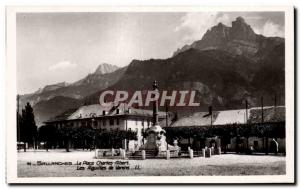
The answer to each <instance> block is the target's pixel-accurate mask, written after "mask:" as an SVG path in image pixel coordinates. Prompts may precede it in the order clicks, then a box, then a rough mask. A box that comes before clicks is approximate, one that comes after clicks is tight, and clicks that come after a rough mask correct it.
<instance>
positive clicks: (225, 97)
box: [21, 17, 285, 124]
mask: <svg viewBox="0 0 300 189" xmlns="http://www.w3.org/2000/svg"><path fill="white" fill-rule="evenodd" d="M284 42H285V40H284V38H280V37H265V36H263V35H259V34H256V33H255V32H254V31H253V29H252V28H251V26H250V25H248V24H247V23H246V22H245V20H244V19H243V18H242V17H238V18H236V20H235V21H233V22H232V26H231V27H229V26H226V25H224V24H222V23H219V24H218V25H216V26H213V27H212V28H210V29H209V30H207V32H206V33H205V34H204V35H203V37H202V39H200V40H197V41H195V42H193V43H192V44H187V45H185V46H183V47H182V48H180V49H177V50H176V51H175V52H174V53H173V56H172V57H170V58H167V59H149V60H144V61H140V60H132V61H131V63H130V64H129V65H128V66H127V67H123V68H118V67H116V66H112V65H109V64H101V65H100V66H99V67H98V68H97V69H96V71H95V72H94V73H92V74H89V75H88V76H86V77H85V78H83V79H81V80H79V81H77V82H74V83H71V84H67V83H59V84H56V85H49V86H46V87H44V88H43V89H40V90H38V91H37V92H35V93H32V94H28V95H23V96H21V104H24V103H26V102H27V101H29V102H30V103H31V104H33V108H34V111H35V115H36V119H37V120H38V121H37V122H38V123H39V124H41V123H42V122H43V121H45V120H47V119H49V118H50V117H53V116H56V115H58V114H60V113H62V112H64V111H67V110H69V109H73V108H77V107H78V106H80V105H83V104H94V103H98V98H99V94H100V93H101V91H103V90H106V89H112V90H128V91H134V90H140V89H141V90H147V89H149V88H151V84H152V82H153V80H157V81H158V83H159V89H160V90H196V91H197V95H196V100H197V101H200V103H201V105H200V107H198V108H196V109H191V108H175V107H174V108H171V111H176V112H180V113H182V114H189V113H191V111H198V110H206V109H207V107H208V106H210V105H212V106H213V108H214V109H217V110H222V109H235V108H244V106H245V105H244V103H245V100H247V101H248V103H249V104H250V106H259V105H260V103H261V97H262V96H263V98H264V105H273V104H274V103H275V99H276V103H277V104H278V105H279V104H281V105H283V104H284V98H285V94H284V91H285V70H284V67H285V64H284V62H285V54H284V52H285V46H284ZM275 96H276V98H275Z"/></svg>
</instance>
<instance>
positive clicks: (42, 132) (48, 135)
mask: <svg viewBox="0 0 300 189" xmlns="http://www.w3.org/2000/svg"><path fill="white" fill-rule="evenodd" d="M38 139H39V141H42V142H44V143H45V148H46V150H47V151H48V149H49V147H51V146H53V145H55V144H56V140H57V139H58V137H57V130H56V128H55V127H54V126H52V125H44V126H41V127H40V128H39V129H38Z"/></svg>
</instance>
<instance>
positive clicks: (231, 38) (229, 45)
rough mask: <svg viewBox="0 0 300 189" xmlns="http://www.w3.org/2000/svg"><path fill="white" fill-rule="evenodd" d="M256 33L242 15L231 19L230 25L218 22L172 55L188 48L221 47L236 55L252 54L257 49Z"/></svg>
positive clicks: (205, 48)
mask: <svg viewBox="0 0 300 189" xmlns="http://www.w3.org/2000/svg"><path fill="white" fill-rule="evenodd" d="M257 40H258V39H257V34H255V32H254V31H253V29H252V28H251V26H250V25H249V24H247V23H246V21H245V19H244V18H243V17H237V18H236V19H235V20H234V21H232V27H229V26H226V25H224V24H223V23H221V22H220V23H218V24H217V25H215V26H213V27H212V28H210V29H208V30H207V31H206V33H205V34H204V35H203V37H202V39H201V40H197V41H195V42H193V43H192V44H191V45H185V46H184V47H182V48H180V49H179V50H177V51H175V52H174V56H175V55H177V54H179V53H181V52H184V51H186V50H188V49H190V48H195V49H198V50H209V49H222V50H225V51H229V52H230V53H233V54H238V55H242V54H243V55H246V56H248V55H253V54H255V53H256V52H257V50H258V48H259V47H258V44H259V42H258V41H257Z"/></svg>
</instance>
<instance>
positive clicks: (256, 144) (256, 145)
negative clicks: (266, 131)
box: [254, 140, 258, 148]
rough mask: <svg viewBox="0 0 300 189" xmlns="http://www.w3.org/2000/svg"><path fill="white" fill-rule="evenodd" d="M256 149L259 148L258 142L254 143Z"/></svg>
mask: <svg viewBox="0 0 300 189" xmlns="http://www.w3.org/2000/svg"><path fill="white" fill-rule="evenodd" d="M254 148H258V141H257V140H255V141H254Z"/></svg>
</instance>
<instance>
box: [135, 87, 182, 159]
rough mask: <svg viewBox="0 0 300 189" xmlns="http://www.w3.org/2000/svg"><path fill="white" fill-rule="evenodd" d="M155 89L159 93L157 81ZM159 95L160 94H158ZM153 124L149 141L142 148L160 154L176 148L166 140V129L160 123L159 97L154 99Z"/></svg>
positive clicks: (148, 135) (148, 131)
mask: <svg viewBox="0 0 300 189" xmlns="http://www.w3.org/2000/svg"><path fill="white" fill-rule="evenodd" d="M153 91H155V92H157V93H159V91H158V85H157V82H156V81H154V82H153ZM158 96H159V95H158ZM152 123H153V124H152V126H151V127H150V128H149V129H148V130H147V131H146V132H147V142H146V143H145V144H144V145H143V146H141V148H140V150H145V151H152V152H154V154H156V155H159V154H160V152H163V151H166V150H176V149H175V148H174V147H173V146H171V145H169V144H168V143H167V142H166V135H165V134H166V131H165V130H164V129H162V128H161V126H160V125H159V123H158V99H156V100H154V101H153V121H152Z"/></svg>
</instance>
